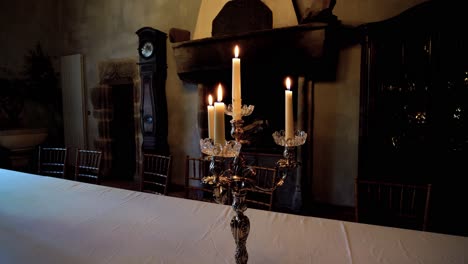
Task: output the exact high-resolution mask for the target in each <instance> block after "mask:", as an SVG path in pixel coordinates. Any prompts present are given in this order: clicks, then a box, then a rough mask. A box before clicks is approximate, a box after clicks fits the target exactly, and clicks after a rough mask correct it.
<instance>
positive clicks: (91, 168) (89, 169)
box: [75, 149, 102, 184]
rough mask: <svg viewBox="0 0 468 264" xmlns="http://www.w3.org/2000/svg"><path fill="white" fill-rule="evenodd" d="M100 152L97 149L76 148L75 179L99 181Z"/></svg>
mask: <svg viewBox="0 0 468 264" xmlns="http://www.w3.org/2000/svg"><path fill="white" fill-rule="evenodd" d="M101 156H102V152H101V151H99V150H86V149H77V150H76V162H75V180H76V181H83V182H93V183H96V184H99V183H100V180H101V178H100V164H101Z"/></svg>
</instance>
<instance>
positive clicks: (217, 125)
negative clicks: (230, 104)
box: [214, 84, 226, 145]
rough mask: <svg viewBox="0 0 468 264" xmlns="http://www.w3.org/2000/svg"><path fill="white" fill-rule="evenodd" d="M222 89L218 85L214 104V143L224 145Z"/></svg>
mask: <svg viewBox="0 0 468 264" xmlns="http://www.w3.org/2000/svg"><path fill="white" fill-rule="evenodd" d="M222 100H223V88H222V87H221V84H220V85H218V101H217V102H216V103H215V104H214V143H215V144H216V143H219V144H222V145H224V142H225V141H226V139H225V138H224V134H225V133H224V103H223V102H221V101H222Z"/></svg>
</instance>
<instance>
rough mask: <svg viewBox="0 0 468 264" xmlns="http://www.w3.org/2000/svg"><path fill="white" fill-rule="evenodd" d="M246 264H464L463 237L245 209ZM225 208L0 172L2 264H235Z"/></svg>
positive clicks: (467, 259)
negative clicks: (246, 235) (246, 228)
mask: <svg viewBox="0 0 468 264" xmlns="http://www.w3.org/2000/svg"><path fill="white" fill-rule="evenodd" d="M245 214H246V215H247V216H248V217H249V218H250V235H249V237H248V239H247V250H248V253H249V263H301V264H305V263H369V264H371V263H372V264H375V263H398V264H404V263H444V264H446V263H457V264H458V263H468V237H462V236H454V235H446V234H438V233H431V232H422V231H415V230H407V229H399V228H390V227H384V226H376V225H367V224H360V223H354V222H347V221H338V220H332V219H324V218H317V217H309V216H299V215H292V214H285V213H277V212H270V211H263V210H255V209H247V211H246V212H245ZM233 215H234V212H233V211H232V210H231V208H230V206H226V205H218V204H214V203H207V202H200V201H194V200H187V199H183V198H176V197H169V196H162V195H155V194H150V193H142V192H138V191H131V190H125V189H119V188H113V187H107V186H100V185H94V184H88V183H81V182H76V181H71V180H64V179H58V178H52V177H46V176H40V175H35V174H28V173H21V172H16V171H11V170H5V169H0V263H5V264H10V263H47V264H52V263H64V264H65V263H66V264H72V263H132V264H133V263H165V264H166V263H191V264H193V263H216V264H217V263H235V259H234V251H235V243H234V239H233V237H232V234H231V230H230V225H229V222H230V219H231V218H232V216H233Z"/></svg>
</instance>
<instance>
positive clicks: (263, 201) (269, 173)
mask: <svg viewBox="0 0 468 264" xmlns="http://www.w3.org/2000/svg"><path fill="white" fill-rule="evenodd" d="M250 168H252V169H253V170H254V171H255V175H254V180H255V184H256V186H258V187H260V188H261V189H253V190H249V191H248V192H247V196H246V199H245V200H246V202H247V205H248V207H250V208H257V209H266V210H270V211H271V209H272V207H273V196H274V191H273V190H272V189H273V187H274V185H275V178H276V173H277V171H276V168H273V167H262V166H250Z"/></svg>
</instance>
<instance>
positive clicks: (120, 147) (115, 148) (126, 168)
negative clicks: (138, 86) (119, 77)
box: [110, 82, 136, 180]
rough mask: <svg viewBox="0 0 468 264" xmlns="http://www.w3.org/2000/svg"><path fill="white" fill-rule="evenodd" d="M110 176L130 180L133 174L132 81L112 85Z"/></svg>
mask: <svg viewBox="0 0 468 264" xmlns="http://www.w3.org/2000/svg"><path fill="white" fill-rule="evenodd" d="M111 94H112V104H113V108H112V109H113V110H112V112H113V113H112V114H113V115H112V116H113V118H112V121H111V122H110V134H111V135H110V136H111V141H112V149H111V151H112V169H111V171H112V173H111V175H112V177H113V178H115V179H119V180H132V179H133V176H134V174H135V168H136V164H135V158H136V157H135V118H134V112H133V106H134V104H133V83H131V82H130V83H125V84H116V85H112V92H111Z"/></svg>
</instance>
